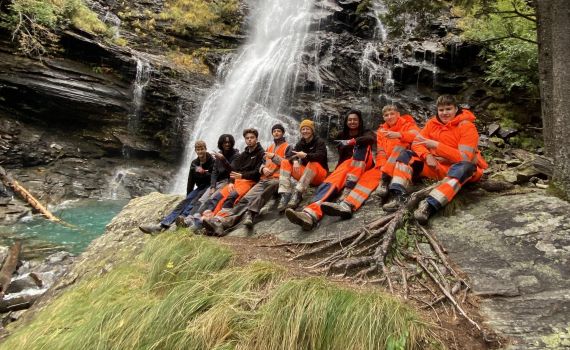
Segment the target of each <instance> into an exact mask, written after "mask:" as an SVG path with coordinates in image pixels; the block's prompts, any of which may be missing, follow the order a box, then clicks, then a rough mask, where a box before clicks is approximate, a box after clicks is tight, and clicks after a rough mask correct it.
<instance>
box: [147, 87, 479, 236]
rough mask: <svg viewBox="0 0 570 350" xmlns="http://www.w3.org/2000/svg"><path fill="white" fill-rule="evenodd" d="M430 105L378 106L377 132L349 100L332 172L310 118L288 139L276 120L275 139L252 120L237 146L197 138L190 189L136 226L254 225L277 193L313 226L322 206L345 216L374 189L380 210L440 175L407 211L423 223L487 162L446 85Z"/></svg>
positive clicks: (209, 229) (469, 119) (287, 209)
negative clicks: (431, 108)
mask: <svg viewBox="0 0 570 350" xmlns="http://www.w3.org/2000/svg"><path fill="white" fill-rule="evenodd" d="M436 108H437V115H436V116H434V117H432V118H431V119H430V120H429V121H428V122H427V123H426V125H425V126H424V127H423V128H422V129H420V128H419V127H418V126H417V125H416V122H415V121H414V119H413V118H412V116H410V115H407V114H401V113H400V111H399V109H398V107H397V106H395V105H387V106H384V108H383V109H382V116H383V118H384V123H383V124H381V125H380V126H379V127H378V129H377V131H376V132H373V131H372V130H370V129H367V128H365V125H364V121H363V119H362V115H361V113H360V111H358V110H351V111H350V112H348V114H347V116H346V118H345V120H344V124H343V129H342V131H341V132H340V134H339V136H338V137H337V139H336V140H335V141H334V142H335V143H336V145H337V148H338V153H339V159H338V163H337V164H336V167H335V169H334V170H333V171H332V173H330V174H329V169H328V155H327V147H326V143H325V140H323V139H322V138H320V137H319V136H318V135H316V133H315V125H314V123H313V122H312V121H310V120H307V119H306V120H303V121H302V122H301V123H300V126H299V129H300V133H301V139H300V140H299V141H298V142H297V143H296V144H295V145H294V146H293V147H291V145H290V144H289V143H288V142H287V141H286V139H285V128H284V127H283V125H281V124H275V125H274V126H273V127H272V128H271V134H272V136H273V143H272V144H271V145H270V146H269V147H267V149H266V150H263V148H262V147H261V145H260V144H259V142H258V141H257V139H258V136H259V134H258V131H257V130H256V129H253V128H251V129H245V130H244V131H243V138H244V140H245V143H246V148H245V150H244V151H243V152H241V153H240V152H239V151H238V150H237V149H235V148H234V145H235V139H234V137H233V136H232V135H229V134H224V135H221V136H220V138H219V140H218V149H219V151H218V152H212V153H211V154H210V153H208V151H207V147H206V143H205V142H204V141H197V142H196V143H195V144H194V149H195V151H196V154H197V158H196V159H194V160H193V161H192V164H191V167H190V173H189V176H188V187H187V196H186V197H185V199H184V200H183V201H181V202H180V203H178V205H177V206H176V208H175V209H174V210H173V211H172V212H171V213H170V214H169V215H167V216H166V217H165V218H164V219H163V220H162V221H161V222H160V223H159V224H150V225H141V226H140V227H139V228H140V230H141V231H143V232H145V233H156V232H160V231H163V230H167V229H169V228H170V227H173V225H174V224H176V226H179V227H180V226H182V227H191V228H195V229H199V228H202V227H203V228H205V229H206V233H208V234H212V235H217V236H222V235H224V234H225V233H226V232H227V231H228V229H230V228H232V227H234V226H236V225H238V224H239V223H240V222H241V223H243V224H244V225H245V226H247V227H248V228H252V227H253V226H254V223H255V222H256V221H257V220H259V216H260V212H261V209H262V208H263V207H264V205H265V204H266V203H267V202H268V201H269V200H270V199H271V198H272V197H273V196H274V195H276V194H278V195H279V201H278V206H277V210H278V211H279V212H280V213H282V212H284V213H285V216H286V217H287V219H288V220H289V221H291V222H292V223H294V224H297V225H299V226H301V227H302V228H303V229H304V230H312V229H313V228H315V227H316V226H317V223H318V222H319V221H320V220H321V219H322V217H323V215H325V214H326V215H332V216H339V217H341V218H342V219H349V218H351V217H352V215H353V213H354V212H355V211H356V210H358V209H359V208H360V207H361V206H362V205H363V204H364V202H365V201H366V200H367V199H368V198H369V197H370V196H371V195H375V196H377V197H378V198H379V199H381V200H382V202H383V203H384V204H383V206H382V208H383V210H384V211H385V212H394V211H397V210H398V209H399V208H400V207H401V206H402V205H404V203H405V202H406V200H407V193H408V191H409V188H410V185H411V183H412V180H413V179H417V178H420V177H425V178H429V179H434V180H437V181H439V182H438V184H437V186H436V187H435V188H434V189H433V190H432V191H431V192H430V193H429V195H428V196H427V198H426V199H425V200H423V201H422V202H421V203H420V205H419V206H418V208H417V209H416V210H415V211H414V218H415V219H416V220H417V221H418V223H420V224H422V225H425V224H426V223H427V222H428V220H429V218H430V217H431V216H432V215H433V214H434V213H436V212H437V211H438V210H440V209H441V208H443V207H444V206H445V205H446V204H447V203H449V202H450V201H451V200H452V199H453V197H454V196H455V195H456V194H457V193H458V192H459V190H460V189H461V187H462V186H463V185H464V184H465V183H467V182H476V181H478V180H479V179H480V178H481V176H482V174H483V170H484V169H486V168H487V163H486V162H485V160H484V159H483V157H482V156H481V153H480V152H479V151H478V141H479V134H478V132H477V129H476V127H475V125H474V124H473V122H474V120H475V116H474V114H473V113H472V112H471V111H469V110H467V109H462V108H460V107H459V105H458V104H457V102H456V100H455V98H454V97H453V96H450V95H442V96H440V97H439V98H438V99H437V103H436ZM311 186H312V187H317V188H316V191H315V194H314V195H313V197H312V198H311V200H310V201H309V204H308V205H306V206H305V207H303V208H301V209H299V205H300V204H301V202H302V200H303V196H304V195H305V194H306V192H307V190H308V188H309V187H311Z"/></svg>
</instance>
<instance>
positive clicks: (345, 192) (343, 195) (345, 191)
mask: <svg viewBox="0 0 570 350" xmlns="http://www.w3.org/2000/svg"><path fill="white" fill-rule="evenodd" d="M350 191H352V188H347V187H345V188H344V189H343V190H342V193H341V194H340V196H339V197H338V199H337V203H341V202H343V201H344V199H345V198H346V197H348V195H349V194H350Z"/></svg>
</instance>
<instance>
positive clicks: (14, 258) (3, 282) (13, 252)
mask: <svg viewBox="0 0 570 350" xmlns="http://www.w3.org/2000/svg"><path fill="white" fill-rule="evenodd" d="M21 249H22V243H21V242H16V243H14V245H13V246H12V247H11V248H10V251H9V252H8V256H7V257H6V260H5V261H4V264H3V265H2V269H0V300H1V299H2V298H3V297H4V294H5V293H6V291H7V290H8V287H9V286H10V282H11V281H12V275H13V274H14V271H16V266H17V265H18V257H19V256H20V251H21Z"/></svg>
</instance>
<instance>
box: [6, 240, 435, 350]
mask: <svg viewBox="0 0 570 350" xmlns="http://www.w3.org/2000/svg"><path fill="white" fill-rule="evenodd" d="M433 346H437V342H436V340H435V339H434V338H433V336H432V335H431V333H430V332H429V328H428V326H427V325H426V324H425V323H424V322H422V321H421V320H420V319H419V317H418V315H417V314H415V313H414V312H413V311H412V310H411V309H410V308H409V307H407V306H405V305H403V304H401V303H400V302H398V301H397V300H395V299H393V298H392V297H390V296H387V295H385V294H382V293H377V292H372V291H368V292H366V291H354V290H350V289H345V288H339V287H337V286H335V285H334V284H332V283H330V282H327V281H325V280H324V279H318V278H309V279H292V278H291V277H290V276H288V275H287V273H286V271H285V270H284V269H283V268H282V267H279V266H276V265H274V264H271V263H266V262H260V261H256V262H253V263H250V264H247V265H245V266H239V265H237V264H236V263H235V261H234V260H233V259H232V252H231V251H230V250H229V249H228V248H226V247H224V246H222V245H220V244H218V243H217V242H216V241H215V240H211V239H208V238H203V237H198V236H186V235H180V234H174V235H172V234H164V235H160V236H158V237H156V238H153V239H152V240H151V241H150V242H149V243H148V244H147V246H146V247H145V250H144V252H143V253H142V254H141V255H140V256H139V257H138V258H137V259H135V260H134V261H132V262H125V263H124V264H123V265H121V266H119V267H117V268H116V269H114V270H112V271H111V272H109V273H107V274H106V275H104V276H100V277H93V278H91V279H89V280H84V281H83V282H81V283H79V284H78V285H77V286H75V287H74V288H73V289H71V290H69V291H67V292H65V293H64V294H62V295H61V296H60V297H59V298H57V299H56V300H55V301H54V302H53V303H51V304H50V305H49V306H48V307H46V308H45V309H44V310H42V311H41V312H40V313H39V314H38V316H37V317H36V319H35V320H34V321H33V322H32V323H30V324H28V325H26V326H25V327H21V328H19V329H17V330H16V331H15V333H14V334H12V335H11V336H10V337H9V338H8V339H7V340H6V341H5V342H4V343H3V344H0V349H12V350H14V349H50V350H51V349H218V350H222V349H263V350H271V349H384V348H392V349H416V348H429V347H433Z"/></svg>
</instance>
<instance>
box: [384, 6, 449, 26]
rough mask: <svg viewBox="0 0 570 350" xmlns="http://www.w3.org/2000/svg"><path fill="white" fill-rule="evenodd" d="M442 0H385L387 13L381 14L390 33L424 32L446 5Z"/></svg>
mask: <svg viewBox="0 0 570 350" xmlns="http://www.w3.org/2000/svg"><path fill="white" fill-rule="evenodd" d="M446 3H447V2H446V1H442V0H435V1H434V0H385V1H384V5H385V6H386V13H385V14H384V15H382V16H381V19H382V22H383V23H384V24H385V25H386V26H387V27H388V29H389V31H390V34H393V35H403V34H411V32H414V34H420V35H421V34H423V33H424V32H425V31H427V30H428V28H429V23H430V22H432V21H433V20H435V19H436V18H437V17H438V16H439V15H440V14H441V10H442V9H443V8H444V7H445V6H446Z"/></svg>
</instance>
